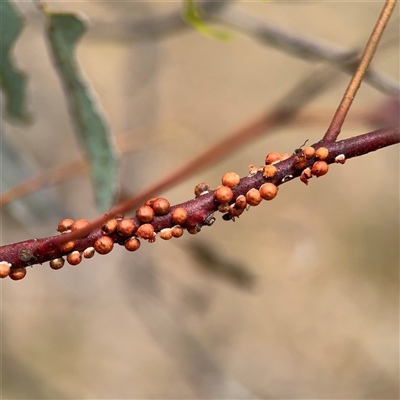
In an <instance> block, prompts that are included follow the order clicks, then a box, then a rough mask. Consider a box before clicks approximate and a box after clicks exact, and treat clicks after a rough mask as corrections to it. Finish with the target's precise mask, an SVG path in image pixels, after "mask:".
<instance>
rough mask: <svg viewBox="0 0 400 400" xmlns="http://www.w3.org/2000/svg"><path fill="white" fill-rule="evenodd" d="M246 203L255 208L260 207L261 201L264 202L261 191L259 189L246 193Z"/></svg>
mask: <svg viewBox="0 0 400 400" xmlns="http://www.w3.org/2000/svg"><path fill="white" fill-rule="evenodd" d="M246 201H247V204H249V205H251V206H253V207H255V206H258V205H259V204H260V203H261V201H262V197H261V195H260V192H259V190H257V189H254V188H253V189H250V190H249V191H248V192H247V193H246Z"/></svg>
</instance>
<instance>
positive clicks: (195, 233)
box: [187, 225, 201, 235]
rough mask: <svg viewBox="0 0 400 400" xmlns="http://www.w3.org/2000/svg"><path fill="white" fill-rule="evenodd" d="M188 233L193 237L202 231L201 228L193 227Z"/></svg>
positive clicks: (188, 229)
mask: <svg viewBox="0 0 400 400" xmlns="http://www.w3.org/2000/svg"><path fill="white" fill-rule="evenodd" d="M187 231H188V232H189V233H190V234H191V235H197V234H198V233H199V232H200V231H201V227H200V226H197V225H196V226H192V227H191V228H187Z"/></svg>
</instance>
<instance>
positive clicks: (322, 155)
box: [315, 147, 329, 161]
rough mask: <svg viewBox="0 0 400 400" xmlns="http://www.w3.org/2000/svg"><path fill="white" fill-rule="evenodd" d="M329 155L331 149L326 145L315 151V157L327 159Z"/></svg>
mask: <svg viewBox="0 0 400 400" xmlns="http://www.w3.org/2000/svg"><path fill="white" fill-rule="evenodd" d="M328 155H329V150H328V149H327V148H326V147H320V148H318V149H317V150H316V152H315V157H317V158H319V159H320V160H321V161H322V160H325V158H326V157H328Z"/></svg>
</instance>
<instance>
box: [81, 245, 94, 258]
mask: <svg viewBox="0 0 400 400" xmlns="http://www.w3.org/2000/svg"><path fill="white" fill-rule="evenodd" d="M94 253H95V249H94V247H88V248H87V249H85V250H83V257H85V258H92V257H93V256H94Z"/></svg>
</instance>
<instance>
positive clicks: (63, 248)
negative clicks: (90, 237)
mask: <svg viewBox="0 0 400 400" xmlns="http://www.w3.org/2000/svg"><path fill="white" fill-rule="evenodd" d="M74 247H75V241H74V240H70V241H69V242H67V243H63V244H62V245H61V246H60V250H61V251H62V252H63V253H69V252H70V251H72V249H73V248H74Z"/></svg>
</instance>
